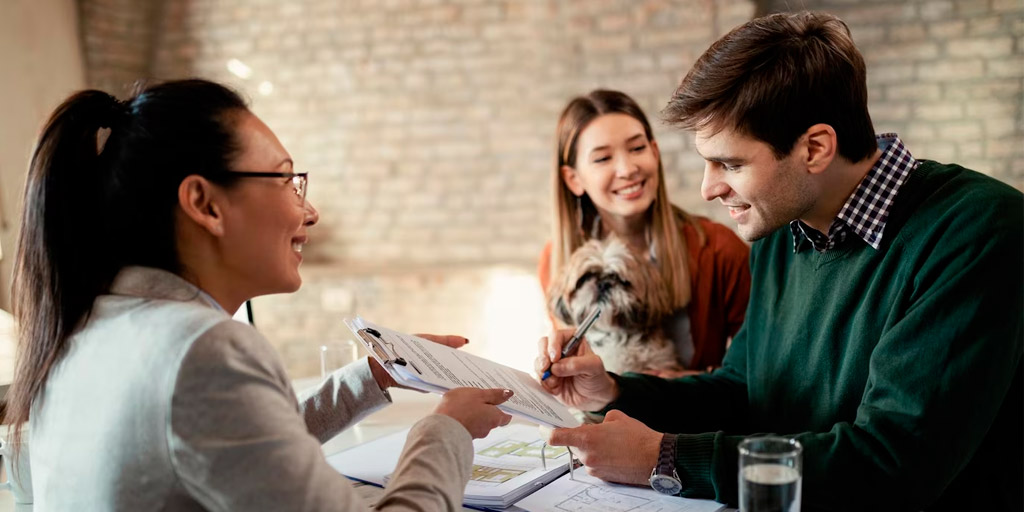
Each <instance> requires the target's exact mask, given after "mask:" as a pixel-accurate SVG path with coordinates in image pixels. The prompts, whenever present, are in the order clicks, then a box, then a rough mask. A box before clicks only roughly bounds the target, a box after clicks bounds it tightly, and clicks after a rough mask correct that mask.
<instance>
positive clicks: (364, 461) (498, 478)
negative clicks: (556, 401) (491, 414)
mask: <svg viewBox="0 0 1024 512" xmlns="http://www.w3.org/2000/svg"><path fill="white" fill-rule="evenodd" d="M408 433H409V431H408V430H404V431H402V432H398V433H395V434H392V435H389V436H385V437H382V438H380V439H377V440H375V441H371V442H369V443H365V444H362V445H359V446H356V447H354V448H351V449H348V450H345V451H343V452H339V453H336V454H334V455H332V456H330V457H328V458H327V462H328V463H330V465H331V466H332V467H334V469H336V470H338V472H340V473H341V474H343V475H345V476H347V477H349V478H352V479H355V480H359V481H362V482H367V483H371V484H374V485H381V486H383V485H385V484H386V483H387V482H388V480H389V479H390V477H391V473H392V472H393V471H394V470H395V467H396V466H397V465H398V458H399V456H400V455H401V452H402V447H403V446H405V438H406V436H407V435H408ZM543 445H544V441H543V439H542V438H541V435H540V431H539V430H538V428H537V427H535V426H532V425H522V424H513V425H509V426H507V427H502V428H496V429H494V430H492V431H491V433H490V434H489V435H488V436H487V437H485V438H483V439H475V440H473V451H474V452H475V455H474V456H473V474H472V476H471V477H470V480H469V483H468V484H466V495H465V501H464V502H465V504H466V505H470V506H476V507H485V508H506V507H509V506H511V505H512V504H513V503H515V502H517V501H519V500H521V499H522V498H524V497H525V496H527V495H529V494H531V493H533V492H535V491H536V490H538V489H540V488H542V487H543V486H544V485H546V484H547V483H548V482H551V481H552V480H554V479H556V478H558V476H559V475H562V474H563V473H565V472H567V471H568V469H569V454H568V451H567V450H566V449H565V447H562V446H548V447H546V448H544V449H543V455H544V459H545V462H542V461H541V451H542V450H541V448H542V446H543ZM545 466H547V469H545Z"/></svg>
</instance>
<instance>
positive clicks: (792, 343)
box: [608, 161, 1024, 510]
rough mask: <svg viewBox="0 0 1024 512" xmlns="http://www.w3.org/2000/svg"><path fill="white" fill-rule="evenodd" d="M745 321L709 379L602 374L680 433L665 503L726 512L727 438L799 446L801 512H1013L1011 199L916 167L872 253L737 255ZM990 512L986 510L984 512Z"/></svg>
mask: <svg viewBox="0 0 1024 512" xmlns="http://www.w3.org/2000/svg"><path fill="white" fill-rule="evenodd" d="M750 265H751V273H752V276H753V282H752V289H751V295H750V305H749V307H748V308H747V317H746V321H745V322H744V324H743V327H742V328H741V329H740V331H739V333H737V335H736V337H735V339H734V340H733V343H732V346H731V348H730V349H729V352H728V353H727V354H726V358H725V361H724V366H723V367H722V368H721V369H719V370H718V371H716V372H715V373H713V374H710V375H701V376H696V377H689V378H682V379H677V380H662V379H658V378H654V377H648V376H641V375H636V374H627V375H625V376H616V377H615V378H616V380H617V382H618V384H619V386H620V389H621V391H622V393H621V395H620V396H619V398H618V400H616V401H615V402H614V403H613V404H611V405H610V406H609V407H608V409H619V410H621V411H623V412H625V413H626V414H629V415H630V416H633V417H635V418H637V419H639V420H641V421H643V422H645V423H646V424H647V425H648V426H650V427H651V428H654V429H655V430H658V431H661V432H673V433H680V434H682V435H680V436H679V440H678V450H677V453H678V454H679V455H678V460H677V470H678V471H679V475H680V477H681V478H682V480H683V489H684V490H683V495H684V496H689V497H702V498H714V499H716V500H718V501H720V502H728V503H736V500H737V459H738V452H737V445H738V444H739V442H740V441H741V440H742V439H743V437H744V435H750V434H754V433H774V434H779V435H787V436H795V437H796V438H797V439H798V440H799V441H800V442H801V443H803V446H804V467H803V475H804V482H803V504H804V508H805V510H922V509H927V510H946V509H949V510H982V509H988V508H987V507H1002V508H1000V509H1001V510H1024V503H1022V499H1024V490H1022V487H1024V469H1022V468H1024V443H1022V439H1024V421H1022V419H1024V395H1022V386H1021V383H1022V374H1021V362H1022V353H1024V348H1022V347H1024V342H1022V339H1024V292H1022V290H1024V272H1022V269H1024V197H1022V195H1021V193H1020V192H1018V191H1017V190H1015V189H1013V188H1011V187H1009V186H1007V185H1005V184H1002V183H1000V182H998V181H995V180H993V179H991V178H988V177H986V176H983V175H981V174H978V173H976V172H973V171H969V170H966V169H964V168H962V167H959V166H953V165H941V164H937V163H935V162H929V161H921V165H920V166H919V167H918V168H917V169H916V170H915V171H913V172H912V174H911V175H910V177H909V178H908V180H907V182H906V183H904V185H903V187H902V188H901V190H900V192H899V195H898V196H897V198H896V202H895V205H894V206H893V209H892V210H891V213H890V216H889V220H888V223H887V225H886V227H885V233H884V238H883V241H882V245H881V247H880V248H879V249H878V250H875V249H872V248H871V247H870V246H868V245H867V244H865V243H864V242H863V241H862V240H861V239H859V238H858V237H856V236H852V235H851V236H848V237H847V239H846V241H845V242H844V243H843V244H841V245H840V246H838V247H836V248H835V249H833V250H830V251H827V252H825V253H819V252H817V251H815V250H814V249H813V248H811V246H810V243H809V242H808V241H806V240H804V241H803V242H801V245H800V247H799V251H797V252H795V253H794V250H793V238H792V234H791V232H790V230H789V228H788V226H787V227H784V228H782V229H779V230H777V231H776V232H775V233H773V234H772V235H770V236H768V237H767V238H765V239H764V240H761V241H759V242H757V243H755V244H754V247H753V249H752V254H751V258H750ZM993 509H995V508H993Z"/></svg>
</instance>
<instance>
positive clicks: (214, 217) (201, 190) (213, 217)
mask: <svg viewBox="0 0 1024 512" xmlns="http://www.w3.org/2000/svg"><path fill="white" fill-rule="evenodd" d="M221 195H222V194H221V193H220V191H219V190H217V189H216V187H215V186H214V185H213V184H212V183H210V181H209V180H207V179H206V178H204V177H202V176H199V175H198V174H192V175H189V176H187V177H185V179H183V180H181V184H180V185H178V206H179V207H180V208H181V210H182V212H183V213H184V214H185V215H186V216H187V217H188V218H190V219H192V221H193V222H195V223H196V224H198V225H199V226H202V227H203V228H204V229H205V230H206V231H208V232H209V233H210V234H212V235H213V236H216V237H220V236H224V215H223V211H222V210H221V205H220V202H219V201H218V200H217V199H218V197H219V196H221Z"/></svg>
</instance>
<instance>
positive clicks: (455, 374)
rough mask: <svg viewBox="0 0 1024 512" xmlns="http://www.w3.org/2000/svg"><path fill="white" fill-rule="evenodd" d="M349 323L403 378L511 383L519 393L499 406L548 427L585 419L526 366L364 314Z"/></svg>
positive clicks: (445, 384) (440, 388) (442, 383)
mask: <svg viewBox="0 0 1024 512" xmlns="http://www.w3.org/2000/svg"><path fill="white" fill-rule="evenodd" d="M345 325H347V326H348V328H349V329H351V330H352V332H353V333H355V335H356V339H358V340H359V341H360V342H361V343H362V344H363V345H365V346H366V348H367V350H368V351H369V352H370V354H372V355H373V357H374V358H375V359H377V362H379V363H380V364H381V366H383V367H384V369H385V370H387V372H388V373H389V374H391V376H392V377H393V378H394V379H395V381H396V382H398V383H399V384H402V385H404V386H407V387H410V388H414V389H419V390H422V391H430V392H434V393H444V392H445V391H448V390H449V389H452V388H457V387H474V388H507V389H511V390H512V391H513V392H514V393H515V394H514V395H513V396H512V398H509V399H508V401H506V402H505V403H503V404H501V405H499V406H498V408H499V409H501V410H503V411H505V412H507V413H509V414H511V415H513V416H517V417H520V418H523V419H525V420H528V421H531V422H533V423H538V424H540V425H545V426H549V427H575V426H579V424H580V421H579V420H578V419H576V417H575V416H573V414H572V413H571V412H570V411H569V409H568V408H567V407H566V406H565V405H562V403H561V402H559V401H558V400H556V399H555V397H553V396H551V394H550V393H548V392H546V391H544V388H542V387H541V386H540V384H538V383H537V381H536V380H534V378H533V377H532V376H531V375H530V374H528V373H526V372H523V371H520V370H516V369H514V368H509V367H508V366H505V365H503V364H499V363H496V362H494V361H489V360H487V359H484V358H482V357H479V356H475V355H473V354H469V353H467V352H463V351H461V350H458V349H454V348H451V347H448V346H445V345H441V344H440V343H434V342H432V341H429V340H426V339H423V338H419V337H417V336H412V335H410V334H404V333H400V332H397V331H393V330H391V329H388V328H386V327H383V326H380V325H377V324H374V323H371V322H369V321H366V320H364V319H362V318H360V317H356V318H354V319H346V320H345Z"/></svg>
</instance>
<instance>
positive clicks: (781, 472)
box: [739, 436, 803, 512]
mask: <svg viewBox="0 0 1024 512" xmlns="http://www.w3.org/2000/svg"><path fill="white" fill-rule="evenodd" d="M802 453H803V447H802V446H800V443H799V442H798V441H797V440H796V439H789V438H785V437H773V436H764V437H750V438H747V439H744V440H743V442H741V443H740V471H739V473H740V474H739V480H740V481H739V484H740V512H800V490H801V483H802V482H803V476H802V475H803V473H802V470H801V466H802V464H803V462H802V460H801V455H802Z"/></svg>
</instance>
